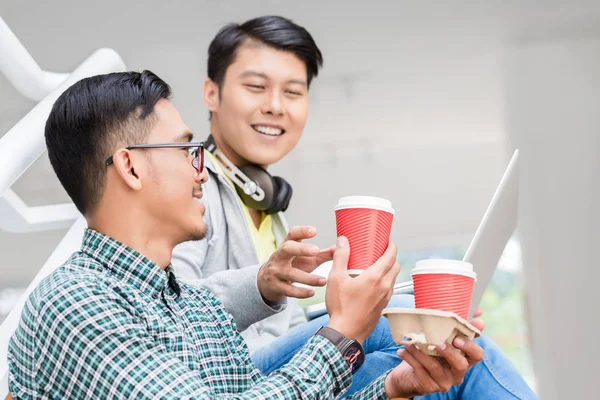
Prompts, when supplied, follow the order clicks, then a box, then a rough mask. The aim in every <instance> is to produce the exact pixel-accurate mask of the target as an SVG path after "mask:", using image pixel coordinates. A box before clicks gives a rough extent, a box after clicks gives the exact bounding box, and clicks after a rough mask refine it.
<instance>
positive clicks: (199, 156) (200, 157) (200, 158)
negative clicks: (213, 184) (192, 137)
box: [104, 142, 204, 174]
mask: <svg viewBox="0 0 600 400" xmlns="http://www.w3.org/2000/svg"><path fill="white" fill-rule="evenodd" d="M194 147H197V148H198V149H197V150H196V155H195V156H194V158H193V159H192V166H193V167H194V168H196V170H197V171H198V173H199V174H201V173H202V171H204V142H174V143H150V144H134V145H131V146H127V147H125V148H126V149H127V150H134V149H190V148H194ZM192 154H193V153H192ZM112 163H113V156H110V157H108V158H107V159H106V161H105V163H104V164H105V165H106V166H107V167H108V166H109V165H111V164H112ZM196 164H198V165H196Z"/></svg>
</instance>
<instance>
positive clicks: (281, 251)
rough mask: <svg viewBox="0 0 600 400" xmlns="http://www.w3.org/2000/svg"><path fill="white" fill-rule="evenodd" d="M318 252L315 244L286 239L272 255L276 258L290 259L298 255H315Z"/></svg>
mask: <svg viewBox="0 0 600 400" xmlns="http://www.w3.org/2000/svg"><path fill="white" fill-rule="evenodd" d="M319 252H320V250H319V248H318V247H317V246H315V245H312V244H306V243H300V242H294V241H292V240H288V241H286V242H284V243H283V244H282V245H281V246H279V248H278V249H277V250H276V251H275V253H274V254H273V257H274V258H275V259H276V260H290V259H292V258H294V257H299V256H316V255H317V254H319Z"/></svg>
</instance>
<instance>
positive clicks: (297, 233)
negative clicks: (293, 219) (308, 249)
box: [286, 226, 317, 241]
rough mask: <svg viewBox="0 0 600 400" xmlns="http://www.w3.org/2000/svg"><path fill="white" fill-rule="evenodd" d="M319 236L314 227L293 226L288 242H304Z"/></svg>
mask: <svg viewBox="0 0 600 400" xmlns="http://www.w3.org/2000/svg"><path fill="white" fill-rule="evenodd" d="M316 235H317V230H316V229H315V228H313V227H312V226H293V227H292V229H290V231H289V232H288V235H287V239H286V240H294V241H302V240H303V239H310V238H313V237H315V236H316Z"/></svg>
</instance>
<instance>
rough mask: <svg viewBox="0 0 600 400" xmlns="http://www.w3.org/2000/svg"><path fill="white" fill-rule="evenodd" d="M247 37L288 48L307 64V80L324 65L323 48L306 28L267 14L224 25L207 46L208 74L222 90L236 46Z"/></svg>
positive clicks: (279, 47)
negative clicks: (320, 47)
mask: <svg viewBox="0 0 600 400" xmlns="http://www.w3.org/2000/svg"><path fill="white" fill-rule="evenodd" d="M247 39H254V40H257V41H259V42H262V43H264V44H266V45H268V46H271V47H273V48H275V49H278V50H283V51H289V52H291V53H293V54H295V55H296V56H297V57H298V58H300V59H301V60H302V61H303V62H304V64H305V65H306V81H307V83H308V85H309V86H310V82H311V81H312V79H313V78H314V77H316V76H317V75H318V73H319V68H321V67H322V66H323V56H322V54H321V50H319V48H318V47H317V44H316V43H315V41H314V40H313V38H312V36H311V35H310V33H308V31H307V30H306V29H304V28H303V27H301V26H300V25H296V24H295V23H294V22H292V21H291V20H289V19H287V18H283V17H279V16H264V17H258V18H254V19H251V20H249V21H246V22H244V23H242V24H236V23H231V24H228V25H226V26H224V27H223V28H222V29H221V30H220V31H219V32H218V33H217V35H216V36H215V38H214V39H213V40H212V42H211V43H210V46H209V47H208V77H209V78H210V79H211V80H212V81H213V82H215V83H216V84H217V85H218V86H219V89H221V88H222V87H223V81H224V80H225V72H226V71H227V68H229V66H230V65H231V64H232V63H233V62H234V60H235V55H236V51H237V49H238V48H239V47H240V45H241V44H242V43H244V41H245V40H247Z"/></svg>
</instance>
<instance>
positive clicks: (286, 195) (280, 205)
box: [266, 176, 294, 214]
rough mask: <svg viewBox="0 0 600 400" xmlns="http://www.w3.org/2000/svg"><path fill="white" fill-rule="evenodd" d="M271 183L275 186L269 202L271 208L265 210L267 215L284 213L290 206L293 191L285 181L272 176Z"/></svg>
mask: <svg viewBox="0 0 600 400" xmlns="http://www.w3.org/2000/svg"><path fill="white" fill-rule="evenodd" d="M272 179H273V183H274V184H275V192H274V198H273V201H272V202H271V206H270V207H269V209H268V210H266V213H267V214H275V213H277V212H279V211H286V210H287V209H288V207H289V205H290V200H291V199H292V194H293V192H294V190H293V189H292V185H290V184H289V183H288V182H287V181H286V180H285V179H283V178H281V177H279V176H274V177H272Z"/></svg>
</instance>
